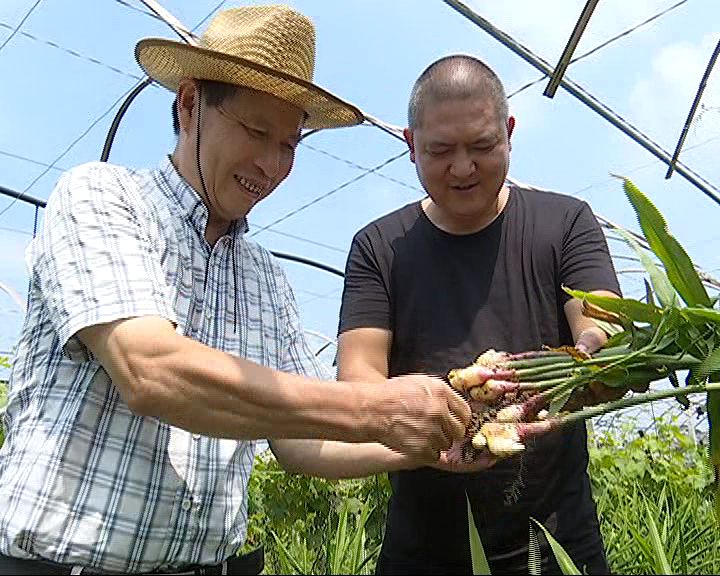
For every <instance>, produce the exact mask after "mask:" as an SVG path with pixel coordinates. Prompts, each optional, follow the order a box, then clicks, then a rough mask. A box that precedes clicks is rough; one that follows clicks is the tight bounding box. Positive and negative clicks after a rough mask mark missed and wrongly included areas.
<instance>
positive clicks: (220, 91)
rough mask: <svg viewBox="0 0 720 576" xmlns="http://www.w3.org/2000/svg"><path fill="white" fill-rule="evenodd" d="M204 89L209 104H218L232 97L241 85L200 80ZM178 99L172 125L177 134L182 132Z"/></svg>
mask: <svg viewBox="0 0 720 576" xmlns="http://www.w3.org/2000/svg"><path fill="white" fill-rule="evenodd" d="M198 82H199V84H200V87H201V89H202V94H203V99H204V100H205V104H207V105H208V106H218V105H219V104H222V103H223V102H225V101H226V100H228V99H229V98H232V97H233V96H234V95H235V92H237V90H238V88H239V86H236V85H235V84H227V83H226V82H215V81H214V80H198ZM177 107H178V101H177V96H176V97H175V100H174V101H173V104H172V126H173V132H174V133H175V136H178V135H179V134H180V118H179V117H178V111H177Z"/></svg>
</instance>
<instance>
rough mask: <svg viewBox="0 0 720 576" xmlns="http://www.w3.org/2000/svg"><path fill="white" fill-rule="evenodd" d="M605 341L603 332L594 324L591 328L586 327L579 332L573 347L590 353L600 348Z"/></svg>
mask: <svg viewBox="0 0 720 576" xmlns="http://www.w3.org/2000/svg"><path fill="white" fill-rule="evenodd" d="M606 341H607V338H606V336H605V333H604V332H603V331H602V330H601V329H600V328H598V327H595V326H594V327H592V328H586V329H585V330H583V331H582V332H581V333H580V336H578V339H577V342H576V343H575V348H577V349H578V350H579V351H580V352H585V353H586V354H592V353H593V352H597V351H598V350H599V349H600V348H602V347H603V345H604V344H605V342H606Z"/></svg>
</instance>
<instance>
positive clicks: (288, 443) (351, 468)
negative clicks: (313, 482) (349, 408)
mask: <svg viewBox="0 0 720 576" xmlns="http://www.w3.org/2000/svg"><path fill="white" fill-rule="evenodd" d="M271 446H272V450H273V453H274V454H275V457H276V458H277V460H278V462H279V463H280V465H281V466H282V467H283V468H284V469H285V470H286V471H288V472H293V473H298V474H307V475H309V476H320V477H322V478H329V479H339V478H362V477H365V476H371V475H373V474H380V473H383V472H394V471H397V470H407V469H411V468H416V467H417V466H418V464H417V463H415V462H414V461H413V460H412V459H411V458H409V457H407V456H405V455H402V454H399V453H398V452H395V451H394V450H391V449H390V448H387V447H385V446H383V445H382V444H377V443H362V444H349V443H346V442H333V441H329V440H326V441H322V440H273V441H271Z"/></svg>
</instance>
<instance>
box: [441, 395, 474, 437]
mask: <svg viewBox="0 0 720 576" xmlns="http://www.w3.org/2000/svg"><path fill="white" fill-rule="evenodd" d="M445 388H446V389H447V392H446V399H447V405H448V408H449V409H450V412H451V414H453V415H454V416H455V417H456V418H457V419H458V420H459V421H460V423H461V425H462V426H463V427H465V426H467V425H468V424H470V419H471V417H472V412H471V410H470V405H469V404H468V403H467V400H465V398H463V397H462V396H460V394H458V393H457V392H456V391H455V390H453V389H452V388H450V387H449V386H445Z"/></svg>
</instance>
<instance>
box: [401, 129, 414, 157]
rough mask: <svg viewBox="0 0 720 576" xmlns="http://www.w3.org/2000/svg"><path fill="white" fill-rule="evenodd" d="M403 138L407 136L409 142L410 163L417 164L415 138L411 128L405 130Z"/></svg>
mask: <svg viewBox="0 0 720 576" xmlns="http://www.w3.org/2000/svg"><path fill="white" fill-rule="evenodd" d="M403 136H405V142H407V145H408V148H409V149H410V162H412V163H413V164H414V163H415V140H414V138H413V131H412V130H410V128H405V130H403Z"/></svg>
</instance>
